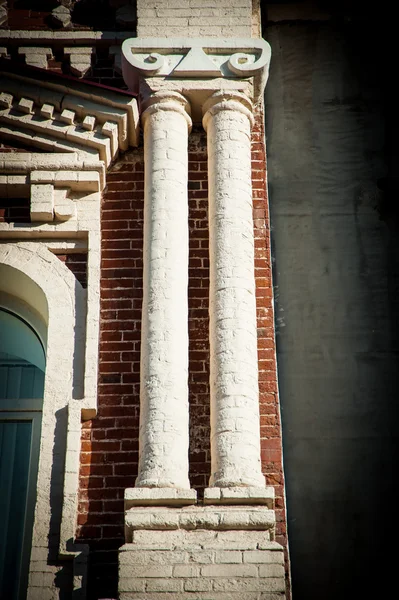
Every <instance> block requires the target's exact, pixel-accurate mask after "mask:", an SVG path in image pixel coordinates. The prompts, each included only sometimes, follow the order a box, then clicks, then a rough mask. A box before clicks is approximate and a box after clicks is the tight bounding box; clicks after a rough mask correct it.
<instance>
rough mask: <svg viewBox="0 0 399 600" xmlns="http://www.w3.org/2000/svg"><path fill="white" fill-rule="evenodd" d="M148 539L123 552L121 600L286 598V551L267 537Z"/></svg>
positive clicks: (200, 534)
mask: <svg viewBox="0 0 399 600" xmlns="http://www.w3.org/2000/svg"><path fill="white" fill-rule="evenodd" d="M146 533H147V536H146V537H145V538H143V535H142V534H143V532H135V534H134V538H133V543H131V544H125V546H123V547H122V548H121V553H120V559H119V594H120V595H119V597H120V600H136V599H139V598H143V594H145V598H146V599H148V598H150V599H162V598H173V599H174V600H180V599H182V600H183V599H184V600H186V599H187V598H195V599H196V600H199V599H202V598H204V599H205V598H206V599H207V600H227V599H229V600H241V599H242V600H277V599H278V600H283V598H284V590H285V581H284V555H283V551H282V548H281V546H280V545H279V544H276V543H275V542H270V541H269V539H268V537H267V533H266V532H260V531H257V532H254V531H248V532H243V531H232V532H214V531H178V532H173V533H169V534H168V532H160V531H154V532H146ZM165 534H166V535H165ZM165 542H166V543H165ZM237 547H238V548H241V549H240V550H237V549H236V548H237ZM243 548H248V549H243ZM172 592H173V594H172Z"/></svg>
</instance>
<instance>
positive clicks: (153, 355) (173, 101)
mask: <svg viewBox="0 0 399 600" xmlns="http://www.w3.org/2000/svg"><path fill="white" fill-rule="evenodd" d="M144 106H145V111H144V113H143V115H142V121H143V126H144V161H145V199H144V202H145V208H144V276H143V315H142V337H141V398H140V442H139V444H140V457H139V474H138V477H137V480H136V487H176V488H189V487H190V486H189V480H188V444H189V442H188V383H187V382H188V301H187V285H188V201H187V177H188V174H187V160H188V157H187V140H188V131H189V129H190V127H191V119H190V117H189V115H188V113H187V110H188V108H189V107H188V103H187V101H186V100H185V98H183V96H181V95H180V94H179V93H176V92H162V93H158V94H154V96H152V97H151V98H150V99H149V100H147V102H146V104H145V105H144Z"/></svg>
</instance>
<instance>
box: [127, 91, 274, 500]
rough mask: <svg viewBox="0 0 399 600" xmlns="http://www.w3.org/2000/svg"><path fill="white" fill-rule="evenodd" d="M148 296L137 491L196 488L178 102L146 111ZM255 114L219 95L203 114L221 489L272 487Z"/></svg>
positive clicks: (214, 458)
mask: <svg viewBox="0 0 399 600" xmlns="http://www.w3.org/2000/svg"><path fill="white" fill-rule="evenodd" d="M144 108H145V110H144V112H143V114H142V122H143V126H144V160H145V200H144V202H145V215H144V283H143V288H144V290H143V291H144V297H143V318H142V339H141V399H140V404H141V414H140V458H139V473H138V477H137V480H136V487H139V488H143V487H144V488H145V487H147V488H176V489H182V490H185V489H189V488H190V482H189V478H188V446H189V430H188V421H189V407H188V299H187V287H188V198H187V181H188V151H187V145H188V134H189V132H190V129H191V118H190V107H189V105H188V102H187V101H186V99H185V98H184V97H183V96H182V95H180V94H179V93H177V92H161V93H157V94H155V95H154V96H152V97H151V98H150V99H149V100H148V101H147V103H146V105H145V106H144ZM251 109H252V105H251V102H250V100H249V99H248V98H247V97H246V96H244V94H241V93H234V92H233V93H231V92H218V93H216V94H214V95H213V96H211V97H210V98H209V99H208V101H207V102H206V103H205V105H204V108H203V115H204V117H203V125H204V128H205V130H206V131H207V137H208V176H209V235H210V242H209V245H210V306H209V312H210V351H211V359H210V360H211V365H210V379H211V381H210V389H211V398H210V403H211V471H212V474H211V478H210V482H209V485H210V487H239V486H251V487H252V486H253V487H264V485H265V479H264V476H263V475H262V472H261V464H260V429H259V397H258V358H257V328H256V300H255V278H254V236H253V220H252V185H251V146H250V144H251V125H252V121H253V117H252V110H251Z"/></svg>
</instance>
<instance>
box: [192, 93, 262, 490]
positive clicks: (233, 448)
mask: <svg viewBox="0 0 399 600" xmlns="http://www.w3.org/2000/svg"><path fill="white" fill-rule="evenodd" d="M251 108H252V106H251V102H250V101H249V99H248V98H247V97H246V96H244V95H243V94H237V93H236V94H232V93H230V92H229V93H226V92H219V93H217V94H215V95H214V96H212V97H211V98H210V99H209V100H208V101H207V102H206V104H205V106H204V111H205V116H204V127H205V129H206V131H207V137H208V177H209V224H210V226H209V252H210V300H209V302H210V306H209V317H210V325H209V329H210V333H209V338H210V348H211V361H210V369H211V373H210V386H211V456H212V466H211V479H210V485H211V486H219V487H230V486H243V485H248V486H255V487H256V486H257V487H262V486H264V485H265V479H264V476H263V475H262V472H261V463H260V432H259V391H258V355H257V330H256V299H255V276H254V236H253V220H252V184H251V122H252V111H251Z"/></svg>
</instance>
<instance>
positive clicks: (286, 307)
mask: <svg viewBox="0 0 399 600" xmlns="http://www.w3.org/2000/svg"><path fill="white" fill-rule="evenodd" d="M381 11H382V12H381ZM381 11H379V15H382V14H385V13H384V11H383V10H382V9H381ZM388 13H389V11H388ZM265 37H266V39H267V40H268V41H269V42H270V44H271V46H272V50H273V51H274V53H273V59H272V65H271V75H270V80H269V83H268V87H267V90H266V129H267V144H268V169H269V170H268V176H269V195H270V204H271V223H272V232H273V257H274V261H275V269H274V285H275V300H276V327H277V353H278V364H279V386H280V395H281V406H282V421H283V437H284V459H285V474H286V484H287V505H288V534H289V541H290V551H291V563H292V578H293V598H295V600H316V599H317V600H319V598H323V599H324V600H330V599H331V600H332V599H333V598H336V597H339V598H343V599H347V598H348V599H352V598H357V597H360V596H361V595H362V593H363V592H366V591H368V592H369V593H374V594H376V596H378V597H381V596H382V595H385V594H389V593H390V591H391V587H392V585H391V581H390V573H391V572H394V571H395V569H396V561H395V553H392V552H391V551H389V550H388V549H387V548H386V547H385V544H386V543H387V542H388V541H389V540H391V539H396V538H397V534H398V533H399V532H398V526H397V524H396V521H395V519H394V518H392V516H393V515H394V514H395V512H394V510H395V508H396V506H395V504H394V498H395V497H396V495H395V485H396V483H395V482H396V477H397V467H398V433H397V432H398V425H399V414H398V403H397V393H398V389H399V368H398V367H399V361H398V355H399V305H398V302H399V301H398V297H399V296H398V291H399V235H398V234H399V222H398V210H397V197H398V191H399V189H398V185H397V178H396V177H397V172H398V158H399V156H398V150H397V137H398V133H399V131H398V118H397V111H396V108H395V106H394V98H393V96H392V88H391V76H392V75H391V74H392V69H393V64H394V63H395V60H396V56H397V51H396V49H395V48H394V39H395V35H394V33H393V31H392V28H391V27H390V25H389V23H388V22H387V21H385V20H383V18H380V17H375V18H374V19H373V20H371V19H370V18H366V16H365V14H364V13H362V12H359V13H357V14H354V15H352V16H351V18H349V17H345V18H343V17H342V18H341V17H338V16H337V15H335V16H334V18H331V19H330V20H329V21H314V22H311V21H306V22H304V21H300V20H297V21H291V22H287V21H286V22H274V23H269V24H268V26H267V30H266V32H265ZM371 565H373V566H372V571H373V573H375V576H372V575H371V573H370V567H371ZM377 574H378V575H377Z"/></svg>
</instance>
